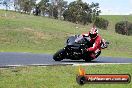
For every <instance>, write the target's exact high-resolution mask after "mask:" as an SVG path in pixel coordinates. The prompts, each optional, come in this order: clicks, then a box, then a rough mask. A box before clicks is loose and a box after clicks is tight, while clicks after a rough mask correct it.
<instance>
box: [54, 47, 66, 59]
mask: <svg viewBox="0 0 132 88" xmlns="http://www.w3.org/2000/svg"><path fill="white" fill-rule="evenodd" d="M64 58H65V50H64V49H61V50H59V51H57V52H56V53H55V54H54V55H53V59H54V60H55V61H61V60H63V59H64Z"/></svg>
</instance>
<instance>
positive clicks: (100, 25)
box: [94, 17, 109, 30]
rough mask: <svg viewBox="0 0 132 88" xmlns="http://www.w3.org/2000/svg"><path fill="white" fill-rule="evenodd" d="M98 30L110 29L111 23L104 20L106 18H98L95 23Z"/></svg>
mask: <svg viewBox="0 0 132 88" xmlns="http://www.w3.org/2000/svg"><path fill="white" fill-rule="evenodd" d="M94 24H95V25H96V26H97V27H98V28H101V29H105V30H106V29H107V27H108V24H109V21H108V20H106V19H104V18H101V17H100V18H99V17H96V20H95V23H94Z"/></svg>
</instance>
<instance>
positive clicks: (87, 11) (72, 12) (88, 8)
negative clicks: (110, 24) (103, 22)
mask: <svg viewBox="0 0 132 88" xmlns="http://www.w3.org/2000/svg"><path fill="white" fill-rule="evenodd" d="M98 8H99V3H92V4H91V5H89V4H87V3H84V2H82V0H77V1H74V2H71V3H70V4H69V5H68V9H66V10H65V12H64V13H63V17H64V20H67V21H71V22H74V23H82V24H84V25H85V24H87V23H91V22H94V21H95V17H96V16H99V13H100V12H101V11H100V10H98Z"/></svg>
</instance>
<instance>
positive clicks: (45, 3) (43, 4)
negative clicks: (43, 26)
mask: <svg viewBox="0 0 132 88" xmlns="http://www.w3.org/2000/svg"><path fill="white" fill-rule="evenodd" d="M38 6H39V7H40V10H41V12H42V15H43V16H45V12H48V7H49V0H41V1H40V2H39V3H38Z"/></svg>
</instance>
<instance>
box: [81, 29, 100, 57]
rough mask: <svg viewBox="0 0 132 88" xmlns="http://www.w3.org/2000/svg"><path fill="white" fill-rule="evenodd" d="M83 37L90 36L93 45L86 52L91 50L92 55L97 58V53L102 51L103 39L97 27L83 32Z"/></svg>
mask: <svg viewBox="0 0 132 88" xmlns="http://www.w3.org/2000/svg"><path fill="white" fill-rule="evenodd" d="M82 35H83V37H85V36H88V37H89V41H90V43H91V44H92V45H93V46H92V47H90V48H87V49H86V52H90V57H92V58H93V59H95V58H96V55H97V53H99V52H101V41H102V38H101V36H100V35H99V34H98V30H97V28H96V27H93V28H92V29H91V30H90V31H89V32H88V33H87V34H82Z"/></svg>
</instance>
